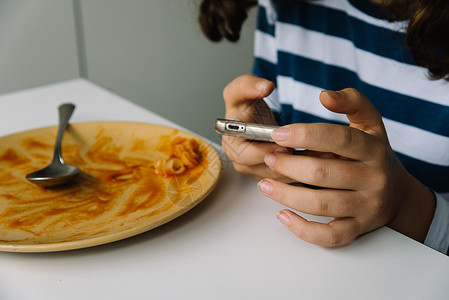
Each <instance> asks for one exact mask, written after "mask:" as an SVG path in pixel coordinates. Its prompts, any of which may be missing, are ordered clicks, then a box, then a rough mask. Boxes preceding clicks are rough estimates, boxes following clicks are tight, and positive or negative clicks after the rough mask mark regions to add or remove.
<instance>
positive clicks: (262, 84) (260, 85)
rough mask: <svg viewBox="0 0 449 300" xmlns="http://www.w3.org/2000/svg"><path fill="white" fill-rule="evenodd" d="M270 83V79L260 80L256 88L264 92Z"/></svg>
mask: <svg viewBox="0 0 449 300" xmlns="http://www.w3.org/2000/svg"><path fill="white" fill-rule="evenodd" d="M269 84H270V81H268V80H259V81H258V82H256V90H258V91H261V92H263V91H265V89H266V88H267V86H268V85H269Z"/></svg>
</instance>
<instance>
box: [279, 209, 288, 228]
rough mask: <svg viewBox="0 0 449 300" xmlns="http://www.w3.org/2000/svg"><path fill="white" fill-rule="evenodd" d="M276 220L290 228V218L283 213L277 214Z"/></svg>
mask: <svg viewBox="0 0 449 300" xmlns="http://www.w3.org/2000/svg"><path fill="white" fill-rule="evenodd" d="M278 219H279V221H281V223H282V224H284V225H285V226H287V227H288V226H290V223H291V220H290V217H289V216H288V215H287V214H286V213H283V212H280V213H278Z"/></svg>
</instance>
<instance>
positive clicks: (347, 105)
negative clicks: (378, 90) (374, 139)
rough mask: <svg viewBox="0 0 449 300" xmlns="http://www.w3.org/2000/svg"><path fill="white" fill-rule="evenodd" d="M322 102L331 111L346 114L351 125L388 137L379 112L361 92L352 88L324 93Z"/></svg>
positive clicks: (321, 96)
mask: <svg viewBox="0 0 449 300" xmlns="http://www.w3.org/2000/svg"><path fill="white" fill-rule="evenodd" d="M320 101H321V103H322V104H323V106H324V107H326V108H327V109H329V110H330V111H333V112H336V113H341V114H346V116H347V118H348V120H349V124H350V126H351V127H353V128H357V129H359V130H362V131H364V132H367V133H369V134H373V135H376V136H381V137H386V131H385V127H384V124H383V121H382V117H381V115H380V113H379V111H378V110H377V109H376V108H375V107H374V106H373V104H372V103H371V102H370V101H369V100H368V98H366V97H365V96H364V95H362V94H361V93H360V92H359V91H357V90H356V89H352V88H347V89H343V90H341V91H337V92H336V91H323V92H322V93H321V94H320Z"/></svg>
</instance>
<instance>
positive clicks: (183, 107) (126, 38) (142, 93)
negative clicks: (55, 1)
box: [81, 0, 255, 140]
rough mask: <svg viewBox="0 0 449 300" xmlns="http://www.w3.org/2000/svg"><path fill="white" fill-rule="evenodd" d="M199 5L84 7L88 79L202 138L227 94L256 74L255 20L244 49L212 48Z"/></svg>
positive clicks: (95, 0)
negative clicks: (203, 29)
mask: <svg viewBox="0 0 449 300" xmlns="http://www.w3.org/2000/svg"><path fill="white" fill-rule="evenodd" d="M198 2H199V0H151V1H142V0H127V1H123V0H82V1H81V7H82V19H83V24H84V35H85V43H86V56H87V74H88V78H89V79H90V80H92V81H94V82H97V83H99V84H100V85H103V86H105V87H108V88H110V89H111V90H113V91H114V92H116V93H117V94H119V95H122V96H124V97H125V98H127V99H129V100H131V101H134V102H136V103H138V104H140V105H142V106H144V107H147V108H149V109H150V110H152V111H154V112H156V113H159V114H161V115H162V116H165V117H167V118H168V119H170V120H172V121H175V122H177V123H179V124H181V125H183V126H185V127H187V128H189V129H191V130H193V131H195V132H197V133H199V134H201V135H203V136H206V137H208V138H212V139H214V140H218V139H219V138H218V136H217V135H216V133H215V132H214V130H213V123H214V121H215V119H216V118H217V117H222V116H223V115H224V104H223V100H222V90H223V88H224V86H225V85H226V84H227V83H228V82H229V81H231V80H232V79H233V78H234V77H236V76H238V75H240V74H243V73H249V72H251V65H252V60H251V57H252V47H253V37H252V36H253V30H254V26H255V20H254V19H255V12H253V14H252V15H251V19H250V20H249V22H248V23H247V25H246V26H245V28H244V33H243V38H242V41H241V42H239V43H238V44H236V45H234V44H230V43H228V42H222V43H219V44H214V43H212V42H209V41H208V40H206V38H205V37H204V36H203V35H202V33H201V32H200V29H199V25H198V22H197V15H198V13H197V11H198Z"/></svg>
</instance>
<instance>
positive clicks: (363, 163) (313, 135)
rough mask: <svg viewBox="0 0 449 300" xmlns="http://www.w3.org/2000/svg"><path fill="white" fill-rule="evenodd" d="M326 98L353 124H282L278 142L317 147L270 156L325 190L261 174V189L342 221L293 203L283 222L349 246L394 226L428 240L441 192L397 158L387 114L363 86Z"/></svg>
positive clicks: (316, 239) (277, 166)
mask: <svg viewBox="0 0 449 300" xmlns="http://www.w3.org/2000/svg"><path fill="white" fill-rule="evenodd" d="M320 101H321V103H322V104H323V105H324V106H325V107H326V108H327V109H329V110H331V111H333V112H336V113H343V114H346V115H347V117H348V119H349V123H350V124H349V126H343V125H333V124H324V123H315V124H303V123H298V124H292V125H287V126H284V127H281V128H279V129H277V130H276V131H275V132H274V133H273V137H274V139H275V141H276V143H277V144H278V145H280V146H283V147H290V148H305V149H308V150H310V151H305V152H304V153H303V154H300V155H291V154H285V153H272V154H268V155H267V156H266V157H265V163H266V164H267V165H268V166H269V167H270V168H271V169H273V170H274V171H275V172H278V173H280V174H282V175H284V176H287V177H290V178H293V179H295V180H296V181H298V182H302V183H305V184H308V185H312V186H316V187H320V188H319V189H315V188H307V187H298V186H292V185H288V184H286V183H282V182H280V181H277V180H274V179H270V178H266V179H263V180H261V181H260V182H259V188H260V190H261V191H262V192H263V193H264V194H265V195H266V196H268V197H270V198H272V199H274V200H276V201H278V202H280V203H282V204H284V205H286V206H288V207H290V208H292V209H295V210H298V211H301V212H304V213H308V214H313V215H320V216H328V217H333V218H334V220H333V221H331V222H330V223H329V224H321V223H316V222H311V221H310V222H309V221H307V220H306V219H304V218H302V217H301V216H299V215H297V214H296V213H294V212H292V211H291V210H287V209H285V210H282V211H281V212H280V213H279V215H278V217H279V219H280V220H281V222H282V223H284V224H285V225H286V226H287V227H288V228H289V229H290V230H291V231H292V232H293V233H294V234H295V235H297V236H298V237H300V238H301V239H304V240H306V241H308V242H311V243H314V244H319V245H323V246H338V245H343V244H347V243H349V242H351V241H352V240H353V239H354V238H356V237H357V236H359V235H361V234H363V233H366V232H369V231H372V230H374V229H376V228H379V227H381V226H383V225H386V224H388V225H389V226H390V227H392V228H393V229H395V230H397V231H399V232H402V233H403V234H405V235H408V236H409V237H412V238H414V239H416V240H419V241H423V240H424V239H425V236H426V234H427V231H428V228H429V226H430V223H431V221H432V218H433V213H434V210H435V199H434V195H433V193H432V192H431V191H430V190H428V189H427V188H426V187H425V186H424V185H423V184H422V183H420V182H419V181H418V180H416V179H415V178H414V177H413V176H412V175H411V174H409V173H408V172H407V171H406V170H405V168H404V167H403V166H402V164H401V162H400V161H399V159H398V158H397V157H396V155H395V153H394V152H393V150H392V148H391V146H390V144H389V141H388V137H387V133H386V130H385V127H384V125H383V121H382V118H381V116H380V114H379V112H378V111H377V110H376V109H375V108H374V106H373V105H372V104H371V102H370V101H369V100H368V99H367V98H366V97H364V96H363V95H362V94H360V93H359V92H358V91H357V90H355V89H344V90H341V91H339V92H333V91H325V92H322V93H321V95H320ZM317 153H324V154H323V155H317ZM329 153H331V154H329Z"/></svg>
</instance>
